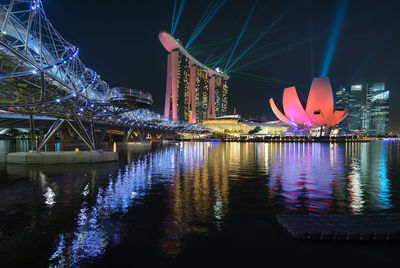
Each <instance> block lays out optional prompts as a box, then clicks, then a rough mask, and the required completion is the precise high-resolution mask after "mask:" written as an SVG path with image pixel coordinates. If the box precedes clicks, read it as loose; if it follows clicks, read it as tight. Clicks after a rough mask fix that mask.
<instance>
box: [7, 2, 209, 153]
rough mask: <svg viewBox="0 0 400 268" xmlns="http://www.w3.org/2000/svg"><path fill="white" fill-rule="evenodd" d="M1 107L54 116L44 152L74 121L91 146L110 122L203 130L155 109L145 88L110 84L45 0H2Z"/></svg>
mask: <svg viewBox="0 0 400 268" xmlns="http://www.w3.org/2000/svg"><path fill="white" fill-rule="evenodd" d="M0 27H1V29H0V111H2V112H3V113H4V112H6V113H15V114H20V115H25V116H29V119H30V120H29V121H30V129H31V132H32V140H35V139H36V137H35V131H33V130H34V129H35V125H34V116H46V117H50V118H54V119H55V120H53V121H54V122H53V124H52V125H51V127H50V128H49V129H48V132H47V133H46V135H45V136H44V137H43V139H42V141H40V142H39V143H38V144H36V145H35V146H34V148H33V149H35V150H40V149H41V148H42V147H43V145H44V144H45V143H46V142H47V141H48V140H49V138H50V137H51V136H53V135H54V133H55V132H56V131H57V130H59V129H60V127H61V126H62V125H64V124H65V125H69V126H70V127H71V128H72V129H73V130H74V131H75V132H76V133H77V134H78V135H79V137H80V138H82V139H83V141H84V142H85V143H86V144H87V145H88V147H89V148H90V149H92V150H94V149H95V146H96V145H95V138H94V126H95V125H97V124H101V123H105V122H106V123H107V124H111V125H115V126H123V127H124V128H128V129H131V127H132V126H135V127H140V128H142V127H143V128H156V129H160V130H169V131H187V132H195V133H197V132H204V131H205V129H203V128H201V127H198V126H195V125H188V124H185V123H183V122H179V121H176V120H175V121H172V120H168V119H165V118H164V117H162V116H160V115H158V114H156V113H153V112H150V111H148V110H147V109H148V108H150V107H151V105H152V104H153V99H152V95H151V94H150V93H148V92H146V91H143V90H138V89H130V88H122V87H110V85H109V84H108V83H107V82H106V81H104V80H102V79H101V78H100V75H99V74H97V73H96V71H94V70H93V69H91V68H89V67H87V66H85V65H84V64H83V62H82V61H81V60H80V58H79V48H78V47H76V46H74V45H73V44H71V43H69V42H68V41H67V40H65V39H64V38H63V37H62V36H61V34H60V33H59V32H58V31H57V30H56V29H55V28H54V27H53V25H52V24H51V22H50V21H49V19H48V18H47V17H46V14H45V11H44V8H43V5H42V1H41V0H8V1H0Z"/></svg>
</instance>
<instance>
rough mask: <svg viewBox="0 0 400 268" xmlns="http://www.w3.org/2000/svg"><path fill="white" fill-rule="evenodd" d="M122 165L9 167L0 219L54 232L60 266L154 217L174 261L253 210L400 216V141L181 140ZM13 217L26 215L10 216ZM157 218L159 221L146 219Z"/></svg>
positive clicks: (7, 235)
mask: <svg viewBox="0 0 400 268" xmlns="http://www.w3.org/2000/svg"><path fill="white" fill-rule="evenodd" d="M120 159H121V161H120V163H109V164H100V165H75V166H66V165H65V166H57V165H55V166H53V165H47V166H18V165H6V175H7V176H6V180H4V179H3V181H1V180H0V192H1V194H0V214H1V215H2V216H4V217H2V218H3V219H6V218H7V219H11V220H9V221H10V222H7V224H2V225H1V224H0V227H1V226H14V225H15V226H19V225H22V224H21V222H30V228H29V232H31V233H42V232H43V230H47V229H48V227H51V228H50V229H54V230H55V231H54V232H52V233H49V234H48V235H49V237H50V238H49V240H51V241H52V244H51V245H47V246H48V247H51V248H52V250H51V254H49V256H47V259H48V261H49V265H50V266H51V267H63V266H77V265H80V263H82V262H85V263H86V262H93V261H96V260H97V259H98V257H99V256H102V255H104V253H105V252H106V251H107V250H111V249H112V248H113V247H114V246H116V245H118V244H120V243H121V241H122V240H124V239H126V237H130V239H131V238H132V237H133V240H134V239H135V238H134V237H135V235H132V233H134V232H135V229H136V228H137V227H138V225H140V224H145V225H146V224H151V221H157V222H158V223H159V224H157V225H155V226H157V227H156V228H159V230H151V231H153V232H156V233H157V238H156V241H155V243H156V247H157V248H158V251H160V252H161V253H162V254H163V255H165V256H168V257H171V256H176V255H178V254H180V253H181V252H182V249H184V247H185V237H187V236H188V235H191V234H199V235H202V234H210V233H219V232H223V231H224V230H225V227H226V224H227V221H234V222H236V221H241V220H243V219H245V218H246V217H248V215H249V210H251V213H253V214H254V215H256V217H258V216H259V217H263V216H264V215H265V214H268V215H269V216H270V217H271V218H273V216H275V215H276V213H279V212H285V213H325V214H326V213H370V212H386V211H396V212H398V211H399V206H398V205H396V204H398V202H396V201H397V200H399V197H400V195H399V189H400V184H399V183H398V178H399V175H398V174H399V173H398V172H399V166H400V152H399V142H398V141H383V142H382V141H376V142H370V143H347V144H329V143H321V144H319V143H180V144H176V145H174V146H168V147H164V148H159V149H155V150H153V151H151V150H150V149H146V150H142V151H141V152H140V153H137V152H136V153H133V152H132V151H120ZM0 172H4V170H1V169H0ZM24 179H25V181H23V183H21V180H24ZM26 179H28V180H26ZM36 188H38V189H37V190H36ZM21 193H23V194H21ZM27 196H28V198H27ZM153 199H157V200H159V201H157V203H156V204H157V206H155V207H154V209H156V210H157V211H145V212H141V213H139V214H137V215H136V214H135V217H136V218H135V217H133V219H132V217H128V216H129V215H130V214H129V213H131V212H132V211H133V210H135V208H138V207H140V206H143V205H145V204H146V203H147V202H150V200H153ZM25 203H26V205H24V206H21V204H25ZM28 203H29V205H28ZM21 207H22V208H21ZM22 211H23V212H22ZM158 212H160V213H158ZM13 213H14V214H15V213H20V214H21V213H27V214H29V216H24V217H19V218H18V217H10V216H13ZM153 213H154V214H157V215H160V216H159V217H156V216H154V217H148V215H149V214H150V215H151V214H153ZM127 218H129V220H128V219H127ZM141 218H144V219H146V220H147V221H148V222H145V223H143V222H141ZM39 219H40V221H39ZM64 221H65V222H66V223H65V224H64ZM59 226H62V227H59ZM139 229H140V228H139ZM142 229H143V228H142ZM142 229H141V230H142ZM238 232H240V230H238ZM0 233H2V235H3V238H4V239H3V241H6V242H5V244H7V245H10V244H12V243H9V242H10V241H11V242H12V241H13V239H15V238H14V236H15V235H16V236H18V232H16V231H15V232H14V233H13V232H11V231H8V230H7V229H5V230H4V231H2V230H0ZM22 236H23V237H28V239H31V240H32V241H34V238H35V237H33V238H30V237H29V236H27V234H26V233H24V232H22V234H21V237H22ZM21 237H19V238H18V240H20V239H21ZM18 240H17V239H16V241H18ZM135 242H138V243H140V240H139V241H135V240H134V241H132V243H135ZM32 244H34V243H33V242H32ZM9 247H10V250H11V251H16V250H15V248H17V246H15V248H13V247H12V246H9ZM27 250H29V249H27ZM24 251H25V248H24ZM0 253H1V252H0Z"/></svg>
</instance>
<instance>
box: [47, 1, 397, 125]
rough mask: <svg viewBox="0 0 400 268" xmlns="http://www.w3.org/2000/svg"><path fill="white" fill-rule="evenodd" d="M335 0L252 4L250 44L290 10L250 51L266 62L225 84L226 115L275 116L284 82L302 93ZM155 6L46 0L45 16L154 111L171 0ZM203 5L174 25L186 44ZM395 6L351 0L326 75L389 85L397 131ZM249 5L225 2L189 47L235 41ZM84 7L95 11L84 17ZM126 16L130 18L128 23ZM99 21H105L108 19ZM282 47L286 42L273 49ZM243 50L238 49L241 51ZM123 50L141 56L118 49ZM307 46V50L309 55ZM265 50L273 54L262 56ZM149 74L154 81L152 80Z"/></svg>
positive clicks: (159, 99) (190, 8)
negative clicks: (149, 99) (161, 37)
mask: <svg viewBox="0 0 400 268" xmlns="http://www.w3.org/2000/svg"><path fill="white" fill-rule="evenodd" d="M338 3H339V2H338V1H324V2H323V3H320V2H318V1H299V2H295V3H294V2H289V1H288V2H282V3H270V5H269V6H267V7H266V6H265V4H264V3H259V5H260V6H259V7H260V8H259V9H256V11H255V13H254V14H253V18H254V20H251V21H250V24H249V26H248V28H247V31H246V33H245V37H246V38H248V40H249V41H248V42H251V40H252V39H251V38H253V39H254V36H256V35H257V33H259V31H260V30H262V29H265V27H267V26H268V25H270V24H271V20H272V19H271V20H269V21H268V20H267V19H265V20H263V19H262V17H274V18H275V17H277V16H278V15H279V14H281V13H283V12H285V11H286V10H288V11H287V12H289V14H286V16H284V18H282V20H281V21H280V22H279V23H278V24H276V25H275V27H274V28H273V29H272V30H271V32H270V33H268V34H267V35H266V36H265V38H263V39H262V40H261V41H260V42H259V43H258V44H257V46H255V47H254V48H253V49H254V50H255V51H256V52H257V53H255V55H254V57H258V58H261V57H265V60H262V61H261V60H260V62H259V64H258V65H253V66H252V69H248V70H243V73H245V74H250V75H251V76H246V77H244V75H242V74H240V75H239V74H236V75H232V78H231V79H230V82H229V83H230V93H229V94H230V95H229V99H230V104H229V109H230V110H229V111H228V112H229V113H233V109H234V108H236V110H237V111H238V113H239V114H242V115H243V116H244V117H248V116H249V115H252V116H255V115H262V114H266V117H267V118H268V119H273V118H274V117H273V114H272V111H271V110H269V108H266V105H265V104H266V103H267V100H268V98H269V97H278V96H279V94H280V92H281V91H282V89H283V88H285V87H288V86H296V87H297V88H298V89H299V93H300V94H301V95H304V92H306V90H307V85H309V84H310V83H311V80H312V78H314V77H317V76H318V74H319V69H320V68H321V65H322V62H323V61H324V56H325V54H326V53H325V50H326V47H327V43H328V42H329V40H330V36H331V32H332V25H333V23H334V18H335V14H336V13H335V12H336V10H337V6H338ZM154 4H155V2H154V1H153V2H152V1H149V2H146V3H135V4H134V5H133V4H132V6H131V8H128V7H129V5H131V4H127V3H122V2H121V3H118V2H117V3H115V5H113V6H111V7H110V6H108V5H103V4H101V1H100V2H98V1H96V2H94V1H85V2H84V3H82V2H79V1H68V3H57V4H55V3H49V2H45V3H44V6H45V8H46V9H47V10H49V12H48V13H49V16H50V17H51V18H50V19H51V20H52V21H53V22H54V24H55V25H56V26H57V28H58V29H59V30H60V32H62V33H64V34H65V35H66V36H67V37H68V39H70V40H71V41H72V42H73V43H74V44H76V45H78V46H79V47H80V49H81V51H82V53H81V55H83V57H84V58H85V62H87V63H88V65H89V66H90V67H93V68H95V69H96V70H98V72H99V74H101V75H102V77H104V79H106V80H107V81H110V82H112V84H115V85H116V86H117V85H120V86H126V87H134V88H143V89H145V90H148V91H150V92H151V93H152V94H153V96H154V110H155V111H156V112H159V113H162V110H163V105H164V97H165V94H164V93H165V92H164V90H163V89H164V88H165V73H166V64H165V57H166V53H165V50H163V48H162V46H161V45H160V44H159V43H158V40H157V34H158V32H159V31H161V30H168V29H169V28H170V24H171V17H172V6H173V1H166V2H163V3H158V2H157V5H158V6H159V7H160V8H159V9H157V10H154V9H152V5H154ZM126 5H128V6H126ZM205 5H206V4H203V5H202V4H201V3H199V2H188V3H187V5H186V7H185V9H184V11H183V13H182V18H181V20H180V23H179V25H178V27H177V34H176V36H177V37H178V38H180V39H181V40H184V41H185V42H186V41H187V40H188V37H189V36H190V34H191V32H192V31H193V28H194V26H195V25H196V22H197V21H198V19H199V18H200V17H201V14H202V12H203V11H204V9H205V8H206V6H205ZM395 6H396V2H395V1H385V2H381V3H379V5H378V4H377V3H376V1H350V2H349V3H348V6H347V9H346V12H345V15H344V21H343V24H342V27H341V32H340V34H339V38H338V42H337V46H336V49H335V50H334V53H333V58H332V62H331V65H330V69H329V73H328V76H329V77H330V79H331V82H332V87H333V88H335V89H336V88H337V87H338V86H340V85H344V86H347V87H348V86H349V85H350V84H352V83H355V82H356V81H362V82H363V83H368V82H374V81H380V82H384V83H385V85H386V88H387V89H388V90H390V91H391V115H392V116H391V122H390V123H391V125H390V126H389V130H394V131H396V132H399V130H400V122H399V120H398V119H396V118H395V117H393V115H395V114H398V113H399V112H400V110H399V109H400V105H398V104H399V103H398V101H397V99H398V97H399V93H398V90H397V88H398V87H399V85H400V80H399V78H398V77H397V75H396V71H395V70H396V61H398V59H399V58H400V57H399V52H398V51H397V48H396V47H397V44H398V42H399V35H398V34H397V33H398V31H399V26H398V25H400V23H398V20H399V19H398V18H397V17H396V14H395V9H394V8H393V7H395ZM77 7H80V8H77ZM250 9H251V3H248V4H243V3H241V4H239V3H233V2H228V3H226V4H225V5H224V7H223V8H222V9H221V10H220V11H219V13H218V14H216V16H215V18H213V20H212V21H211V22H210V24H209V25H208V26H207V27H206V28H205V30H204V32H203V33H202V34H201V35H199V37H198V39H197V40H196V41H194V42H193V46H194V45H201V44H205V43H210V42H213V41H218V40H216V38H217V37H219V36H221V38H222V37H223V38H225V39H226V40H231V41H230V43H234V41H235V39H236V37H237V35H238V34H239V33H240V30H241V27H242V25H243V23H244V22H245V20H246V17H247V15H248V13H249V11H250ZM87 10H92V11H91V12H90V14H89V13H88V12H87ZM147 11H149V12H150V11H151V12H150V13H151V14H153V15H152V16H145V14H147V13H149V12H147ZM262 14H264V15H265V16H262ZM83 16H88V21H89V22H88V23H82V22H81V21H80V20H79V19H75V20H73V21H72V22H71V21H68V23H64V22H66V21H67V20H69V19H70V18H71V17H75V18H80V17H83ZM127 17H130V18H131V20H127V19H126V18H127ZM232 17H235V20H234V21H231V20H230V18H232ZM102 18H107V20H104V19H102ZM85 21H86V20H85ZM223 22H225V23H223ZM226 22H228V23H226ZM141 24H144V25H146V26H145V27H143V26H140V27H139V26H138V25H141ZM78 25H79V27H78ZM311 26H312V27H311ZM310 27H311V28H312V34H311V36H313V38H309V35H308V33H309V31H310ZM221 30H223V31H221ZM104 33H106V34H104ZM221 33H224V34H221ZM288 33H291V34H288ZM246 34H247V35H246ZM103 35H104V36H106V38H105V39H104V38H100V37H101V36H103ZM305 37H306V38H305ZM221 38H220V39H221ZM139 40H140V42H138V41H139ZM310 40H311V41H312V42H311V41H310ZM116 41H117V42H116ZM228 43H229V42H228ZM282 45H284V47H283V48H282V49H278V47H279V46H282ZM310 45H312V47H311V46H310ZM118 46H119V47H120V49H118V51H121V52H115V53H107V52H105V51H107V49H108V50H113V49H114V50H116V49H115V48H117V47H118ZM239 46H240V44H239ZM245 48H246V47H244V48H241V49H242V51H243V50H244V49H245ZM263 48H265V49H263ZM128 49H131V50H134V51H141V52H142V53H128V54H126V53H124V52H123V51H125V50H128ZM311 49H312V53H310V51H311ZM207 51H208V54H209V55H205V56H201V55H200V56H196V57H198V58H199V60H205V59H206V58H207V57H208V56H210V54H212V53H214V54H218V53H221V52H220V51H218V49H216V48H213V47H211V48H210V49H209V50H205V52H207ZM238 51H239V49H238ZM203 52H204V51H202V53H203ZM98 55H102V56H101V57H99V56H98ZM268 55H270V57H266V56H268ZM311 58H312V59H313V60H311ZM243 63H247V61H244V62H242V64H243ZM110 64H111V65H115V68H109V65H110ZM312 69H313V70H314V72H312ZM116 70H118V72H116ZM151 76H152V77H153V78H150V77H151ZM249 78H251V79H252V80H249ZM267 78H270V79H267Z"/></svg>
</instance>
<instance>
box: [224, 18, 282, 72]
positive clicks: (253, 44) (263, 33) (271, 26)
mask: <svg viewBox="0 0 400 268" xmlns="http://www.w3.org/2000/svg"><path fill="white" fill-rule="evenodd" d="M286 14H287V11H286V12H284V13H282V14H281V15H280V16H279V17H278V18H277V19H276V20H275V21H274V22H273V23H271V24H270V25H269V26H268V27H267V29H266V30H265V31H263V32H262V33H261V34H260V35H259V36H258V38H257V39H256V40H254V41H253V43H251V44H250V46H248V47H247V48H246V49H245V50H244V51H243V53H242V54H240V56H238V57H237V58H236V59H235V60H234V61H233V62H232V64H231V65H229V67H228V68H227V69H226V71H227V72H229V70H230V69H231V68H232V67H233V66H234V65H235V64H236V63H237V62H238V61H240V60H241V59H242V58H243V57H244V56H246V54H247V53H248V52H249V51H250V50H251V49H252V48H253V47H254V46H255V45H256V44H257V43H258V42H259V41H260V40H261V39H262V38H263V37H264V36H265V35H266V34H267V33H268V32H269V31H271V29H272V28H274V26H275V25H276V24H277V23H278V22H279V21H280V20H281V19H282V18H283V17H284V16H285V15H286Z"/></svg>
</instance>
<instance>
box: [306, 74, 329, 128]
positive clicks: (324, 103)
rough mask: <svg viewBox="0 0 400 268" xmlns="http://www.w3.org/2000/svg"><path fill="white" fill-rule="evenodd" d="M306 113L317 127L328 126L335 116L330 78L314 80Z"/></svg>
mask: <svg viewBox="0 0 400 268" xmlns="http://www.w3.org/2000/svg"><path fill="white" fill-rule="evenodd" d="M306 112H307V114H308V115H309V117H310V118H311V120H312V121H313V122H314V123H315V124H317V125H321V126H322V125H326V124H327V122H328V121H330V118H331V117H332V116H333V93H332V87H331V83H330V82H329V79H328V77H320V78H314V79H313V82H312V84H311V88H310V93H309V95H308V99H307V107H306Z"/></svg>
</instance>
